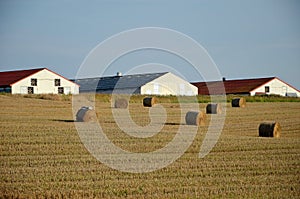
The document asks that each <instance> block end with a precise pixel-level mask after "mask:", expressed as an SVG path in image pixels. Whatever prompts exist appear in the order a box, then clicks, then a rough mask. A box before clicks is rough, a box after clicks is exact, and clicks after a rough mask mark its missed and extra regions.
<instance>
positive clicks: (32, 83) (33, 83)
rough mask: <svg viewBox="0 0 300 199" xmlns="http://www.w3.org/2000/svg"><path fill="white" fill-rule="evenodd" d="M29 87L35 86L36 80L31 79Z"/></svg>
mask: <svg viewBox="0 0 300 199" xmlns="http://www.w3.org/2000/svg"><path fill="white" fill-rule="evenodd" d="M31 86H37V79H36V78H32V79H31Z"/></svg>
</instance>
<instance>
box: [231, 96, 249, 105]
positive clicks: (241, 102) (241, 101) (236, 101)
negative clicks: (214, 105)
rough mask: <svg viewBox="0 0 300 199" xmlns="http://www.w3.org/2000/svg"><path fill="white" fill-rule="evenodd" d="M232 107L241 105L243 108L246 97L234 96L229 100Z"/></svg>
mask: <svg viewBox="0 0 300 199" xmlns="http://www.w3.org/2000/svg"><path fill="white" fill-rule="evenodd" d="M231 106H232V107H242V108H244V107H245V106H246V99H245V98H244V97H241V98H234V99H232V101H231Z"/></svg>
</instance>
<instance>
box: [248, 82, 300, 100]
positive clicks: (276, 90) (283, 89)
mask: <svg viewBox="0 0 300 199" xmlns="http://www.w3.org/2000/svg"><path fill="white" fill-rule="evenodd" d="M266 86H268V87H269V88H270V90H269V92H265V91H266V90H265V87H266ZM257 93H265V94H269V95H270V94H274V95H281V96H287V95H290V96H293V95H294V96H297V97H300V92H299V91H297V90H296V89H295V88H293V87H291V86H290V85H288V84H286V83H285V82H283V81H281V80H279V79H277V78H275V79H273V80H271V81H270V82H268V83H266V84H264V85H262V86H260V87H258V88H256V89H254V90H253V91H251V92H250V94H251V95H252V96H253V95H255V94H257Z"/></svg>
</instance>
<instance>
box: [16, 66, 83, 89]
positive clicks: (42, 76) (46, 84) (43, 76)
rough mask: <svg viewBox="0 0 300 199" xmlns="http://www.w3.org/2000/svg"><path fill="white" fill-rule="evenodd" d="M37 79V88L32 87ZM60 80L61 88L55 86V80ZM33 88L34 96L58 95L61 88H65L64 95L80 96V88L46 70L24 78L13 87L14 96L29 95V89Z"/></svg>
mask: <svg viewBox="0 0 300 199" xmlns="http://www.w3.org/2000/svg"><path fill="white" fill-rule="evenodd" d="M32 78H36V79H37V86H31V79H32ZM55 79H60V86H55V84H54V80H55ZM28 87H33V88H34V94H58V89H59V87H63V88H64V94H70V93H71V94H78V93H79V86H78V85H76V84H74V83H72V82H70V81H68V80H67V79H65V78H63V77H61V76H59V75H57V74H55V73H52V72H50V71H48V70H46V69H44V70H42V71H39V72H37V73H35V74H33V75H30V76H28V77H27V78H24V79H22V80H20V81H18V82H17V83H15V84H13V85H12V94H27V88H28Z"/></svg>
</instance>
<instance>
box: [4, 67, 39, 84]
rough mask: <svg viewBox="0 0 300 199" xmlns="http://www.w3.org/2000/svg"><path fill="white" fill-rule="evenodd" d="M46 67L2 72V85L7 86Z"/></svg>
mask: <svg viewBox="0 0 300 199" xmlns="http://www.w3.org/2000/svg"><path fill="white" fill-rule="evenodd" d="M44 69H45V68H36V69H30V70H16V71H5V72H0V86H1V87H6V86H10V85H11V84H13V83H15V82H17V81H19V80H21V79H24V78H25V77H27V76H29V75H32V74H34V73H37V72H39V71H41V70H44Z"/></svg>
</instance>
